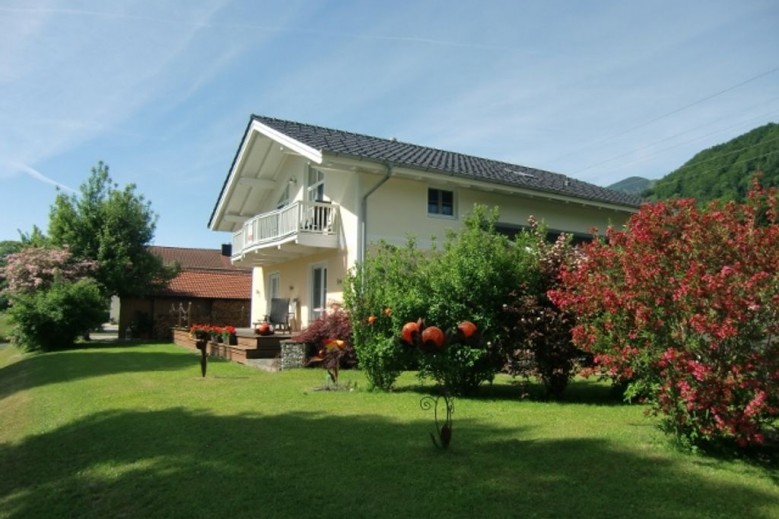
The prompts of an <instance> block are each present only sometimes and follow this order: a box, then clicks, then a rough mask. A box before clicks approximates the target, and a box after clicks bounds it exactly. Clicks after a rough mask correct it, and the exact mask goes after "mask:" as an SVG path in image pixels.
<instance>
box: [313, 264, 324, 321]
mask: <svg viewBox="0 0 779 519" xmlns="http://www.w3.org/2000/svg"><path fill="white" fill-rule="evenodd" d="M326 307H327V265H326V264H319V265H314V266H313V267H311V319H312V320H314V319H318V318H320V317H322V316H323V315H324V314H325V308H326Z"/></svg>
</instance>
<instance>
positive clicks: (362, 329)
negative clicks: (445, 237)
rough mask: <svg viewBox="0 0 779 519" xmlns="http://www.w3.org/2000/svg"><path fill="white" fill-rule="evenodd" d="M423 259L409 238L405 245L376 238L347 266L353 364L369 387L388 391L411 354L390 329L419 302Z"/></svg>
mask: <svg viewBox="0 0 779 519" xmlns="http://www.w3.org/2000/svg"><path fill="white" fill-rule="evenodd" d="M427 261H428V258H426V257H425V256H423V255H422V254H421V252H420V251H419V250H417V248H416V244H415V243H414V241H413V240H409V241H408V243H407V244H406V246H405V247H395V246H393V245H389V244H387V243H383V242H382V243H379V244H378V245H377V246H376V247H375V249H374V250H373V251H371V254H370V255H369V256H368V257H367V258H366V259H365V261H363V262H362V263H361V264H358V265H357V266H356V267H355V268H354V269H352V270H351V271H350V272H349V274H348V276H347V279H346V282H345V284H344V285H345V286H344V303H345V305H346V308H347V309H348V311H349V316H350V318H351V324H352V330H353V334H354V347H355V352H356V354H357V360H358V365H359V367H360V369H361V370H363V371H364V372H365V376H366V378H367V379H368V384H369V385H370V387H371V388H372V389H379V390H382V391H389V390H390V389H391V388H392V386H393V385H394V384H395V381H396V380H397V378H398V376H399V375H400V374H401V373H402V372H403V370H404V369H406V368H408V367H409V366H411V362H412V356H411V355H410V353H409V352H408V351H406V350H405V349H404V348H402V347H401V346H400V345H399V343H398V341H397V339H396V337H395V331H396V330H398V329H400V327H401V326H402V325H403V323H404V322H405V321H406V320H408V319H411V317H410V316H412V315H419V312H421V311H422V309H423V308H424V307H425V300H424V298H423V296H422V288H423V287H422V278H421V272H422V269H423V267H424V265H425V264H426V262H427Z"/></svg>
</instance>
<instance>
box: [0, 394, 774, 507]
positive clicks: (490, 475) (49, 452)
mask: <svg viewBox="0 0 779 519" xmlns="http://www.w3.org/2000/svg"><path fill="white" fill-rule="evenodd" d="M430 428H431V424H430V423H429V422H428V421H426V420H420V421H414V422H402V423H400V422H396V421H391V420H388V419H387V418H386V417H379V416H358V417H356V416H346V417H343V416H331V415H325V414H318V413H288V414H281V415H272V416H262V415H245V416H214V415H211V414H204V413H197V412H193V411H190V410H186V409H170V410H164V411H154V412H106V413H101V414H98V415H94V416H91V417H89V418H86V419H83V420H81V421H78V422H75V423H73V424H71V425H69V426H66V427H63V428H60V429H58V430H53V431H50V432H47V433H45V434H41V435H37V436H33V437H29V438H28V439H26V440H25V441H23V442H22V443H19V444H14V445H0V466H2V467H3V471H2V473H1V474H0V510H5V512H6V513H7V514H8V515H7V517H9V518H26V519H27V518H36V517H101V518H102V517H231V518H239V517H294V518H300V517H549V518H564V517H583V516H585V517H631V518H656V517H674V518H679V519H693V518H695V519H697V518H700V517H723V518H724V517H756V518H763V517H764V518H768V517H776V515H775V514H776V513H777V511H779V504H777V496H779V494H777V493H776V492H771V491H770V490H768V489H765V488H764V489H757V488H753V487H751V486H750V485H748V484H747V483H743V484H739V483H735V482H730V483H723V482H722V481H719V482H717V483H715V482H714V481H715V480H717V478H711V479H708V478H707V479H702V478H698V477H696V476H695V475H693V474H691V473H690V471H689V467H688V466H686V465H677V462H674V461H669V460H668V459H665V458H663V459H654V458H650V457H648V456H643V455H641V454H638V453H637V452H635V451H631V452H626V451H623V450H619V449H616V448H614V446H613V445H612V444H610V443H608V442H606V441H603V440H597V439H566V440H543V441H539V440H536V441H524V440H523V439H522V438H523V430H522V429H514V430H511V429H506V428H500V429H496V428H492V427H489V426H485V425H483V424H478V423H474V422H469V421H467V420H460V421H456V422H455V436H454V440H453V444H452V449H451V450H450V451H447V452H443V451H437V450H435V449H433V447H432V445H431V444H430V441H429V438H428V436H427V435H428V431H429V430H430Z"/></svg>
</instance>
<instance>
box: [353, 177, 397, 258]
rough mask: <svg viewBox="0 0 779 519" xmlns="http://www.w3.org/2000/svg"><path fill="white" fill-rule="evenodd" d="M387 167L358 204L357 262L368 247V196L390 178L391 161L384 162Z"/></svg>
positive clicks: (363, 255) (363, 256)
mask: <svg viewBox="0 0 779 519" xmlns="http://www.w3.org/2000/svg"><path fill="white" fill-rule="evenodd" d="M386 168H387V174H386V175H384V178H382V179H381V180H379V181H378V182H377V183H376V185H375V186H373V187H372V188H370V189H369V190H368V192H367V193H365V194H364V195H363V197H362V203H361V204H360V213H361V214H360V216H361V218H360V225H361V227H362V228H361V230H360V235H359V238H360V245H359V247H358V249H357V263H362V262H363V261H364V260H365V254H366V251H367V249H368V197H369V196H371V195H372V194H373V193H374V192H376V190H378V189H379V188H380V187H381V186H383V185H384V183H385V182H386V181H387V180H389V179H390V177H391V176H392V170H393V168H392V163H389V162H388V163H387V164H386Z"/></svg>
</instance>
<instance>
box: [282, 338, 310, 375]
mask: <svg viewBox="0 0 779 519" xmlns="http://www.w3.org/2000/svg"><path fill="white" fill-rule="evenodd" d="M306 347H307V346H306V343H304V342H292V341H281V366H280V367H281V370H282V371H283V370H285V369H293V368H302V367H303V366H305V365H306Z"/></svg>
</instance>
